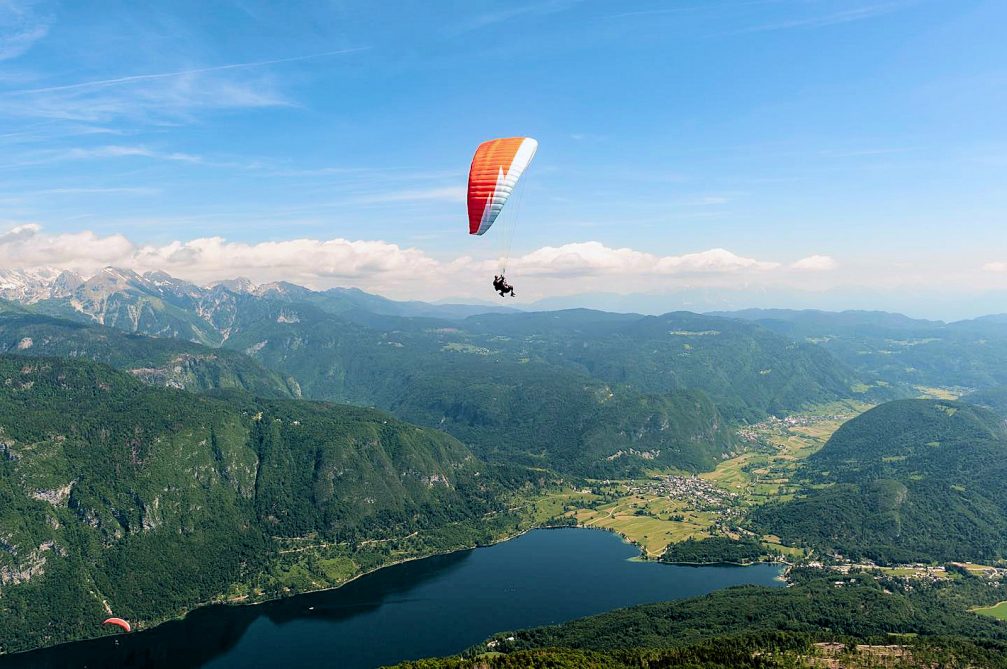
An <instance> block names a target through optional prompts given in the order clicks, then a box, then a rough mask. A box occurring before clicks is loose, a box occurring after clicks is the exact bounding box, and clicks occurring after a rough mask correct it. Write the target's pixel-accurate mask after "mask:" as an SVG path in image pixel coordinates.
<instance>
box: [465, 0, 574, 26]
mask: <svg viewBox="0 0 1007 669" xmlns="http://www.w3.org/2000/svg"><path fill="white" fill-rule="evenodd" d="M581 2H583V0H540V1H539V2H529V3H527V4H524V5H517V6H512V7H508V8H507V9H502V10H499V11H496V12H487V13H485V14H480V15H478V16H476V17H474V18H472V19H469V20H467V21H465V22H464V23H461V24H459V25H456V26H454V28H453V29H449V31H448V32H449V33H454V34H460V33H467V32H471V31H473V30H479V29H481V28H487V27H489V26H492V25H495V24H498V23H503V22H505V21H511V20H513V19H516V18H520V17H522V16H532V15H548V14H555V13H557V12H562V11H565V10H567V9H570V8H571V7H573V6H574V5H577V4H580V3H581Z"/></svg>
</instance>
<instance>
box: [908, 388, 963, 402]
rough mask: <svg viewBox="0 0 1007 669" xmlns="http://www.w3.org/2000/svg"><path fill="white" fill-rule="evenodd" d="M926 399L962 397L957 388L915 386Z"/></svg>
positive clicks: (921, 396) (954, 398)
mask: <svg viewBox="0 0 1007 669" xmlns="http://www.w3.org/2000/svg"><path fill="white" fill-rule="evenodd" d="M913 388H915V389H916V391H917V392H918V393H919V394H920V398H922V399H925V400H956V399H958V398H959V397H961V394H962V393H961V391H960V390H958V389H957V388H935V387H933V386H913Z"/></svg>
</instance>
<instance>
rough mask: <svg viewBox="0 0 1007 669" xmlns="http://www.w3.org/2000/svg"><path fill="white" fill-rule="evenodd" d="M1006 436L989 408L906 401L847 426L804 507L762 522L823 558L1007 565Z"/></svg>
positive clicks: (810, 475) (809, 472) (794, 503)
mask: <svg viewBox="0 0 1007 669" xmlns="http://www.w3.org/2000/svg"><path fill="white" fill-rule="evenodd" d="M1005 456H1007V429H1005V427H1004V422H1003V419H1001V418H1000V417H999V416H997V415H996V414H994V413H993V412H992V411H990V410H988V409H984V408H982V407H977V406H973V405H969V404H965V403H962V402H946V401H936V400H902V401H897V402H890V403H887V404H882V405H880V406H878V407H876V408H874V409H872V410H870V411H868V412H866V413H864V414H862V415H861V416H859V417H857V418H854V419H853V420H851V421H849V422H847V423H846V424H844V425H843V426H842V427H841V428H840V429H839V430H838V431H836V433H835V434H834V435H833V436H832V438H831V439H830V440H829V442H828V443H827V444H826V445H825V446H824V447H823V448H822V449H821V451H819V452H818V453H816V454H815V455H813V456H811V457H810V458H808V460H807V461H806V462H805V464H804V466H803V467H802V469H801V471H800V474H799V476H801V477H803V479H804V480H805V483H806V488H805V490H804V491H803V492H802V493H801V494H800V495H798V496H797V497H796V498H795V499H792V500H789V501H786V502H783V503H781V504H776V505H771V506H767V507H763V508H761V509H758V510H757V511H756V512H755V514H754V520H755V521H756V522H757V523H760V524H761V525H763V526H764V527H765V528H766V529H767V530H768V531H771V532H772V533H774V534H778V535H779V536H781V537H783V538H784V539H785V540H786V541H788V542H793V543H795V544H800V545H806V546H810V547H812V548H815V549H816V550H818V551H819V552H821V553H822V554H825V555H828V554H830V553H833V552H838V553H840V554H842V555H844V556H846V557H849V558H854V559H860V558H867V559H871V560H875V561H878V562H882V563H886V562H913V561H926V562H931V561H937V562H941V561H947V560H976V561H989V560H994V559H997V558H1002V557H1004V556H1007V488H1005V486H1007V458H1005Z"/></svg>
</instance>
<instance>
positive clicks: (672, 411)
mask: <svg viewBox="0 0 1007 669" xmlns="http://www.w3.org/2000/svg"><path fill="white" fill-rule="evenodd" d="M257 307H258V308H257V310H256V311H251V310H248V311H246V312H245V314H244V315H243V316H242V318H240V319H239V320H237V321H236V322H235V325H234V328H233V332H232V335H231V337H230V338H229V339H228V341H227V346H229V347H234V348H238V349H239V350H243V351H244V352H246V353H248V354H249V355H252V356H254V357H255V359H256V360H258V361H260V362H261V363H262V364H263V365H264V366H266V367H269V368H271V369H277V370H280V371H281V372H282V373H283V374H284V375H286V376H290V377H293V378H296V379H297V380H298V383H299V386H300V388H301V389H302V391H303V393H304V395H305V396H308V397H314V398H319V399H328V400H335V401H342V402H352V403H357V404H367V405H373V406H378V407H381V408H383V409H387V410H389V411H392V412H393V413H395V414H396V415H397V416H399V417H401V418H403V419H405V420H409V421H413V422H416V423H419V424H422V425H428V426H432V427H437V428H440V429H443V430H446V431H447V432H449V433H451V434H453V435H455V436H456V437H458V438H459V439H461V440H462V441H464V442H465V443H466V444H468V445H469V446H471V447H472V448H473V449H475V451H476V453H477V454H478V455H480V456H481V457H487V458H491V459H494V460H501V461H509V462H514V461H516V462H520V463H523V464H528V465H535V466H544V467H552V468H556V469H559V470H561V471H565V472H572V473H576V474H598V475H603V474H604V475H611V474H615V473H620V474H628V473H634V472H639V471H640V470H641V467H643V466H653V465H673V466H678V467H683V468H688V469H709V468H711V467H712V466H713V465H714V464H715V462H716V461H717V459H718V458H719V457H720V456H721V454H722V453H724V452H727V451H729V450H730V449H731V448H732V447H733V443H734V440H733V436H732V435H731V431H730V430H729V429H728V427H727V425H726V423H725V421H724V419H723V418H722V417H721V416H720V414H719V412H718V410H717V408H716V407H715V406H714V405H713V403H712V402H710V401H709V399H707V398H706V397H705V396H704V395H703V394H702V393H701V392H684V391H683V392H677V393H669V394H664V395H658V394H654V395H644V394H642V393H640V392H638V391H636V390H633V389H631V388H627V387H625V386H620V385H615V384H607V383H604V382H602V381H598V380H596V379H594V378H592V377H590V376H588V375H586V374H585V373H583V372H581V371H577V370H575V369H571V368H569V367H567V366H565V365H560V364H551V363H549V362H546V361H543V360H538V359H531V358H529V357H527V356H524V355H522V354H521V352H520V351H511V350H506V349H502V348H501V347H500V346H499V345H498V344H495V343H493V342H489V341H486V342H483V341H481V340H479V339H476V338H473V337H472V336H471V335H469V334H468V333H466V332H463V331H461V330H459V329H458V328H455V327H428V326H429V325H430V324H429V323H427V322H426V321H420V322H417V321H416V320H415V319H395V322H397V323H399V324H401V328H398V329H391V330H384V331H382V330H376V329H374V328H372V327H369V326H365V325H362V324H359V323H354V322H350V321H346V320H344V319H342V318H339V317H337V316H334V315H332V314H328V313H325V312H322V311H320V310H319V309H318V308H317V307H314V306H312V305H306V304H281V303H276V302H274V303H260V304H258V305H257ZM484 343H485V344H486V346H483V345H482V344H484ZM490 347H492V348H490Z"/></svg>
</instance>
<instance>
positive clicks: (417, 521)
mask: <svg viewBox="0 0 1007 669" xmlns="http://www.w3.org/2000/svg"><path fill="white" fill-rule="evenodd" d="M504 481H511V482H510V483H504ZM521 484H522V480H521V478H520V475H518V476H517V477H516V478H515V477H511V478H507V476H505V475H501V476H497V475H496V473H495V470H493V469H492V468H486V467H484V466H483V465H481V464H480V463H479V462H478V461H477V460H476V459H475V457H474V456H473V455H472V454H471V452H469V451H468V449H466V448H465V447H464V446H463V445H462V444H461V443H459V442H458V441H456V440H455V439H453V438H451V437H449V436H447V435H444V434H442V433H438V432H435V431H432V430H427V429H423V428H419V427H416V426H413V425H409V424H406V423H402V422H400V421H397V420H395V419H393V418H391V417H390V416H388V415H387V414H383V413H380V412H376V411H373V410H368V409H359V408H351V407H340V406H334V405H320V404H311V403H306V402H297V401H258V400H254V399H252V398H250V397H249V396H244V395H237V394H232V395H230V396H228V397H226V398H210V397H206V396H201V395H195V394H190V393H186V392H183V391H173V390H167V389H159V388H152V387H149V386H147V385H144V384H143V383H141V382H140V381H138V380H136V379H134V378H132V377H130V376H128V375H126V374H123V373H121V372H117V371H115V370H113V369H111V368H109V367H106V366H103V365H97V364H94V363H91V362H86V361H67V360H60V359H52V358H23V357H10V356H0V639H2V641H0V650H2V651H4V652H10V651H14V650H17V649H24V648H28V647H32V646H38V645H44V644H49V643H54V642H57V641H62V640H67V639H71V638H77V637H81V636H92V635H94V634H96V633H97V632H98V630H99V629H100V627H99V626H98V623H100V621H101V620H102V619H103V616H105V615H107V611H108V610H111V611H113V612H115V613H116V614H117V615H121V616H124V617H127V618H129V619H131V620H133V621H136V622H138V623H140V624H143V622H144V621H157V620H161V619H164V618H165V617H170V616H174V615H178V614H179V613H180V612H182V611H184V610H186V609H188V608H191V607H193V606H195V605H197V604H199V603H202V602H206V601H208V600H210V599H213V598H216V597H219V596H221V595H223V594H225V593H226V592H227V591H228V590H229V589H231V587H232V586H234V585H235V584H244V585H243V588H244V590H245V591H246V592H254V591H256V589H262V588H265V589H266V591H271V590H272V589H273V588H274V587H275V586H274V585H272V583H273V581H274V580H275V579H274V578H272V577H270V575H269V574H270V570H271V567H270V565H271V564H272V562H273V560H274V559H275V558H277V557H278V553H277V548H278V545H277V541H278V540H279V539H280V538H282V537H300V536H304V535H308V534H310V535H311V536H314V537H316V538H317V539H318V540H326V541H331V542H334V541H340V542H348V543H347V546H348V548H347V550H349V551H350V553H348V554H347V555H348V557H346V558H342V559H343V562H342V563H341V564H343V565H344V567H343V571H344V576H343V577H344V578H345V577H346V576H349V575H352V574H353V573H354V572H353V569H355V568H358V567H354V562H353V558H352V547H353V546H354V545H356V544H357V543H358V542H360V541H362V540H363V539H365V538H386V537H400V536H404V535H406V534H409V533H413V532H418V533H419V534H420V535H421V537H420V538H421V539H422V535H423V534H424V532H425V531H428V530H429V531H431V532H432V533H433V534H436V532H437V531H438V530H440V529H441V528H446V527H447V526H448V525H451V526H452V528H453V529H452V530H451V537H452V538H451V539H444V536H446V535H443V536H442V539H441V540H443V541H445V542H446V543H444V544H442V545H440V546H430V549H436V548H440V549H444V548H450V547H460V546H463V545H469V544H470V543H471V542H472V541H475V540H476V538H477V537H482V536H485V535H486V534H487V533H489V535H490V537H492V532H493V529H492V528H493V525H492V524H486V522H485V516H486V515H487V514H500V513H501V512H503V516H504V517H505V516H506V494H505V493H506V487H507V486H517V485H521ZM452 541H453V542H455V543H451V542H452ZM346 569H349V571H346ZM313 578H315V579H316V583H317V581H318V580H320V581H321V583H324V582H325V579H326V576H325V569H324V564H322V566H321V571H320V572H319V574H318V575H316V576H314V577H313ZM316 587H317V585H316ZM276 594H279V593H278V592H277V593H276ZM106 604H107V606H108V607H109V608H108V609H106V608H105V607H106Z"/></svg>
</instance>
